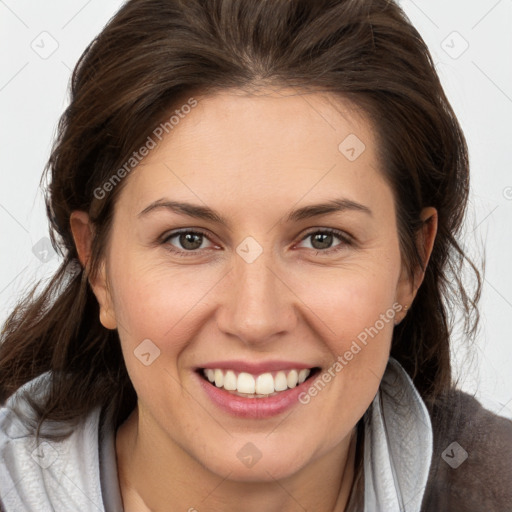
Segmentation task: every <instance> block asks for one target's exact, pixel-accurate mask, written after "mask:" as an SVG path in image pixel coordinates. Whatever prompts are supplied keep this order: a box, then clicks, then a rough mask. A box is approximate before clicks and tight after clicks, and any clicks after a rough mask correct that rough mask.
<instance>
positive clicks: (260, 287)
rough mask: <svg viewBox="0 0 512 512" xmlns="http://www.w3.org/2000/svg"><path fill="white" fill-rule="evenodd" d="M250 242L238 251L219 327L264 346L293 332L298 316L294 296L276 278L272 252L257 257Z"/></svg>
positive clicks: (247, 340) (246, 340)
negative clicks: (279, 334)
mask: <svg viewBox="0 0 512 512" xmlns="http://www.w3.org/2000/svg"><path fill="white" fill-rule="evenodd" d="M251 243H253V242H251V241H249V242H248V245H247V246H244V244H243V243H242V244H240V246H239V247H238V249H237V252H238V254H237V255H235V258H234V263H233V264H234V268H233V271H232V272H231V273H230V274H231V279H230V283H229V288H228V292H227V294H226V296H225V297H226V298H225V301H224V303H223V305H222V308H221V309H222V311H221V313H220V315H219V318H218V321H217V324H218V325H219V328H220V329H221V330H223V331H224V332H225V333H229V334H232V335H235V336H237V337H238V338H240V339H241V340H242V341H243V342H244V343H264V342H266V341H269V340H270V339H271V338H272V337H273V335H275V334H277V333H283V332H284V331H287V330H291V329H292V327H293V322H294V318H295V315H294V311H293V304H292V302H291V294H290V293H289V292H287V288H286V286H285V285H284V284H283V283H282V282H281V280H280V279H279V277H277V276H278V271H276V270H275V266H276V265H275V262H273V257H272V252H271V251H270V250H268V251H261V250H260V251H259V254H257V255H256V253H257V252H258V251H256V249H257V248H256V247H255V245H252V246H251ZM244 249H245V250H246V251H245V252H244ZM247 249H248V250H247ZM255 251H256V252H255ZM247 255H250V257H247ZM255 255H256V256H255Z"/></svg>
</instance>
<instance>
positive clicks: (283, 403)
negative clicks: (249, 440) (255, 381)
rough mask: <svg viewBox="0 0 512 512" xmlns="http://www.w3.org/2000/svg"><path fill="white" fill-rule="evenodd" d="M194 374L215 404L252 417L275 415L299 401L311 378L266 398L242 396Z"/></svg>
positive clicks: (226, 410) (233, 412) (240, 415)
mask: <svg viewBox="0 0 512 512" xmlns="http://www.w3.org/2000/svg"><path fill="white" fill-rule="evenodd" d="M196 375H197V378H198V379H199V382H200V385H201V386H202V388H203V389H204V391H205V392H206V394H207V395H208V396H209V397H210V399H211V401H212V402H213V403H214V404H215V405H217V406H218V407H220V408H221V409H222V410H224V411H225V412H227V413H229V414H231V415H233V416H238V417H240V418H253V419H263V418H270V417H272V416H277V415H278V414H281V413H283V412H284V411H286V410H287V409H289V408H291V407H292V406H293V405H295V404H297V403H299V395H300V394H301V393H302V392H303V391H305V390H306V389H307V388H308V387H309V386H310V384H311V380H312V379H311V378H309V379H307V380H305V381H304V382H303V383H302V384H299V385H298V386H296V387H294V388H291V389H288V390H286V391H281V392H280V393H279V394H277V395H274V396H269V397H267V398H243V397H241V396H238V395H233V394H231V393H230V392H229V391H226V390H225V389H222V388H218V387H217V386H215V385H214V384H211V383H210V382H209V381H207V380H205V379H203V378H202V377H201V376H200V375H199V374H198V373H197V372H196ZM313 379H314V377H313Z"/></svg>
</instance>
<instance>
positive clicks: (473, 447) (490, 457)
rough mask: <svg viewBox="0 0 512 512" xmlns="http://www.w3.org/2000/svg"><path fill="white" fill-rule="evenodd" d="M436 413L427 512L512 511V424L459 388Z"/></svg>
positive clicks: (433, 411) (439, 403)
mask: <svg viewBox="0 0 512 512" xmlns="http://www.w3.org/2000/svg"><path fill="white" fill-rule="evenodd" d="M430 412H431V420H432V429H433V434H434V449H433V455H432V463H431V467H430V473H429V480H428V483H427V488H426V491H425V497H424V501H423V508H422V511H423V512H430V511H436V512H443V511H449V512H470V511H471V512H473V511H483V510H485V511H486V512H503V511H505V510H512V421H511V420H509V419H507V418H504V417H501V416H498V415H497V414H495V413H493V412H491V411H489V410H487V409H485V408H484V407H483V406H482V405H481V404H480V403H479V402H478V400H476V399H475V398H474V397H473V396H471V395H469V394H467V393H464V392H462V391H458V390H451V391H450V392H448V393H446V394H445V395H444V396H442V397H441V398H440V399H439V400H438V401H436V403H435V404H434V405H433V407H431V410H430Z"/></svg>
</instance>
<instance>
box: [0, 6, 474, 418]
mask: <svg viewBox="0 0 512 512" xmlns="http://www.w3.org/2000/svg"><path fill="white" fill-rule="evenodd" d="M264 85H267V86H269V85H270V86H288V87H296V88H298V89H300V90H306V89H308V90H317V91H326V92H331V93H334V94H336V95H338V96H339V97H341V98H345V99H348V100H349V101H351V102H352V103H353V104H354V105H356V106H357V107H358V108H360V109H362V110H363V112H365V113H366V114H367V115H368V116H369V118H370V119H371V120H372V121H373V123H374V126H375V130H376V133H377V137H378V140H379V148H380V156H381V161H382V164H383V167H384V172H385V175H386V177H387V179H388V180H389V183H390V184H391V186H392V188H393V191H394V195H395V200H396V209H397V226H398V231H399V236H400V243H401V251H402V255H403V257H404V261H406V262H407V264H408V268H409V271H410V272H412V271H413V270H414V269H415V268H417V265H421V259H420V257H419V254H418V250H417V246H416V243H415V236H416V234H417V232H418V229H419V228H420V226H421V220H420V217H419V215H420V212H421V210H422V208H423V207H426V206H433V207H435V208H436V209H437V211H438V215H439V226H438V234H437V238H436V241H435V245H434V249H433V253H432V256H431V259H430V263H429V265H428V267H427V269H426V274H425V279H424V282H423V284H422V286H421V287H420V289H419V292H418V294H417V297H416V299H415V301H414V304H413V306H412V308H411V309H410V311H409V313H408V315H407V317H406V318H405V320H404V321H403V322H402V323H400V324H399V325H398V326H396V328H395V330H394V334H393V343H392V352H391V355H392V356H393V357H395V358H396V359H397V360H398V361H399V362H400V363H401V364H402V365H403V366H404V367H405V369H406V370H407V372H408V373H409V374H410V375H411V377H412V378H413V380H414V383H415V385H416V387H417V388H418V390H419V391H420V393H421V394H422V396H423V397H424V399H425V400H426V401H427V402H431V401H433V400H435V398H436V397H437V396H438V395H439V394H440V393H441V392H443V391H445V390H447V389H449V388H450V386H451V385H452V382H451V370H450V368H451V367H450V351H449V344H450V325H451V324H450V316H449V314H448V313H449V312H450V309H451V308H452V307H453V306H454V305H459V306H460V307H461V309H462V312H463V314H464V318H465V319H466V333H467V334H468V337H470V336H471V335H473V334H474V333H475V329H476V326H477V323H478V311H477V309H476V303H477V301H478V298H479V294H480V285H481V278H480V274H479V272H478V270H477V269H476V268H475V266H474V265H473V264H472V263H471V262H469V260H467V258H466V256H465V253H464V251H463V250H462V248H461V246H460V245H459V243H458V242H457V237H458V235H459V230H460V228H461V223H462V221H463V218H464V214H465V208H466V202H467V194H468V187H469V182H468V180H469V170H468V156H467V148H466V142H465V139H464V135H463V133H462V131H461V128H460V126H459V124H458V122H457V120H456V117H455V115H454V112H453V110H452V108H451V106H450V105H449V102H448V100H447V98H446V96H445V94H444V92H443V89H442V86H441V84H440V81H439V78H438V76H437V74H436V71H435V69H434V65H433V62H432V58H431V56H430V54H429V51H428V49H427V47H426V45H425V43H424V41H423V40H422V38H421V37H420V35H419V34H418V32H417V31H416V29H415V28H414V27H413V26H412V25H411V23H410V22H409V20H408V19H407V18H406V16H405V14H404V13H403V12H402V10H401V9H400V8H399V7H398V6H397V5H396V4H395V3H394V2H393V1H390V0H316V1H315V2H312V1H311V0H261V1H258V2H255V1H254V0H131V1H128V2H127V3H126V4H125V5H124V6H123V7H122V8H121V10H120V11H119V12H118V13H117V14H116V15H115V16H114V17H113V18H112V20H110V22H109V23H108V24H107V26H106V27H105V28H104V30H103V31H102V32H101V33H100V34H99V36H98V37H97V38H96V39H95V40H94V41H93V42H92V43H91V44H90V45H89V47H88V48H87V49H86V50H85V52H84V53H83V55H82V56H81V58H80V60H79V62H78V64H77V66H76V68H75V70H74V72H73V76H72V86H71V102H70V105H69V107H68V108H67V109H66V111H65V112H64V114H63V116H62V118H61V120H60V123H59V130H58V137H57V140H56V141H55V144H54V147H53V151H52V154H51V157H50V160H49V162H48V165H47V167H46V170H45V173H46V174H45V175H46V176H47V177H49V178H50V184H49V187H48V190H47V196H46V201H47V212H48V217H49V219H50V224H51V236H52V242H53V244H54V246H55V247H56V249H57V250H59V251H60V253H61V254H62V255H63V257H64V261H63V262H62V265H61V267H60V268H59V270H58V272H57V273H56V275H55V276H54V278H53V279H52V280H51V282H50V283H49V284H48V285H47V287H46V288H45V289H44V290H43V291H42V292H41V293H36V290H35V289H34V290H32V292H31V293H30V294H29V295H28V296H27V297H26V298H25V299H24V300H23V301H21V302H20V304H19V305H18V306H17V307H16V309H15V310H14V312H13V313H12V314H11V315H10V317H9V318H8V320H7V322H6V324H5V326H4V328H3V331H2V344H1V346H0V401H5V400H6V399H7V398H8V397H9V396H10V395H11V394H12V393H13V392H14V391H16V390H17V389H18V388H19V387H20V386H21V385H22V384H24V383H25V382H27V381H29V380H31V379H33V378H34V377H36V376H38V375H40V374H42V373H43V372H46V371H48V370H51V371H52V373H53V375H54V378H53V379H52V384H51V393H50V395H49V399H48V401H47V403H46V404H44V407H42V408H40V409H39V410H38V415H39V416H38V417H39V420H40V421H42V420H43V419H44V418H51V419H54V420H63V419H66V420H72V419H74V420H78V419H79V418H81V417H82V416H83V415H85V414H86V413H87V412H89V411H90V410H91V409H92V408H93V407H96V406H98V405H107V404H109V406H110V407H112V408H113V410H115V411H116V415H117V419H118V424H119V423H120V422H121V421H122V419H123V418H125V417H126V415H127V414H128V413H129V411H130V410H131V409H133V407H134V406H135V403H136V395H135V391H134V389H133V387H132V385H131V382H130V379H129V377H128V374H127V371H126V367H125V364H124V361H123V357H122V353H121V349H120V343H119V338H118V335H117V332H116V331H109V330H107V329H105V328H104V327H103V326H102V325H101V324H100V322H99V308H98V304H97V301H96V298H95V296H94V294H93V293H92V290H91V288H90V286H89V282H88V277H89V276H90V275H93V274H94V272H95V271H96V270H97V268H98V262H99V261H100V260H101V257H102V254H103V253H102V251H103V250H104V248H105V246H106V242H107V239H108V234H109V230H110V227H111V221H112V211H113V205H114V202H115V200H116V197H117V195H118V194H119V192H120V190H121V189H122V186H123V183H124V182H123V181H121V183H120V184H119V185H118V186H117V187H114V188H113V190H111V191H110V192H109V193H108V194H106V196H105V197H104V198H103V197H102V198H101V199H99V198H98V197H95V191H96V190H97V189H98V187H102V185H103V184H104V183H106V182H107V181H109V180H110V179H111V178H112V176H113V174H114V171H115V170H116V169H119V168H120V167H121V166H122V165H123V163H125V162H126V160H127V159H128V158H129V157H130V155H131V154H132V153H133V152H134V151H136V150H137V149H138V148H140V147H141V146H142V145H143V143H144V141H145V140H146V139H147V137H148V135H149V134H151V133H152V131H153V130H154V129H155V127H156V126H158V125H159V123H161V122H162V120H163V119H165V118H166V117H168V114H169V112H170V111H172V110H173V109H175V108H177V107H178V106H179V105H180V104H181V103H182V102H183V101H184V99H186V98H189V97H191V96H192V95H193V94H196V93H197V94H201V95H207V94H209V93H213V92H215V91H219V90H225V89H228V88H238V89H250V88H254V87H259V86H264ZM73 210H83V211H85V212H88V213H89V214H90V216H91V219H92V221H93V223H94V225H95V230H96V233H95V238H94V240H93V248H92V258H91V261H90V266H88V267H87V268H86V269H82V268H81V266H80V265H79V264H77V252H76V248H75V246H74V242H73V238H72V234H71V231H70V223H69V219H70V214H71V212H72V211H73ZM465 262H469V265H470V268H471V269H472V270H473V271H474V273H475V276H476V287H475V290H474V291H473V294H471V293H469V292H467V291H466V289H465V286H464V284H463V282H462V280H461V269H462V268H463V264H464V263H465Z"/></svg>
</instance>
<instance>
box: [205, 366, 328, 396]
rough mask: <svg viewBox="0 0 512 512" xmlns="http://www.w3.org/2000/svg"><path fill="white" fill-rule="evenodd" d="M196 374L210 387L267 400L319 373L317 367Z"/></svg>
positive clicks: (209, 369)
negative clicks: (262, 371) (257, 371)
mask: <svg viewBox="0 0 512 512" xmlns="http://www.w3.org/2000/svg"><path fill="white" fill-rule="evenodd" d="M197 372H198V374H199V375H200V376H201V377H202V378H203V379H204V380H206V381H207V382H209V383H210V384H211V385H212V386H215V387H216V388H219V389H223V390H225V391H227V392H229V393H231V394H232V395H236V396H241V397H243V398H267V397H271V396H276V395H279V394H280V393H283V392H285V391H288V390H289V389H293V388H295V387H297V386H298V385H300V384H302V383H303V382H305V381H307V380H309V379H311V378H312V377H314V376H315V375H317V374H318V373H319V372H320V368H319V367H313V368H307V369H301V370H299V369H291V370H280V371H275V372H265V373H261V374H258V375H253V374H251V373H247V372H235V371H234V370H225V369H222V368H215V369H213V368H199V369H198V370H197Z"/></svg>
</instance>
